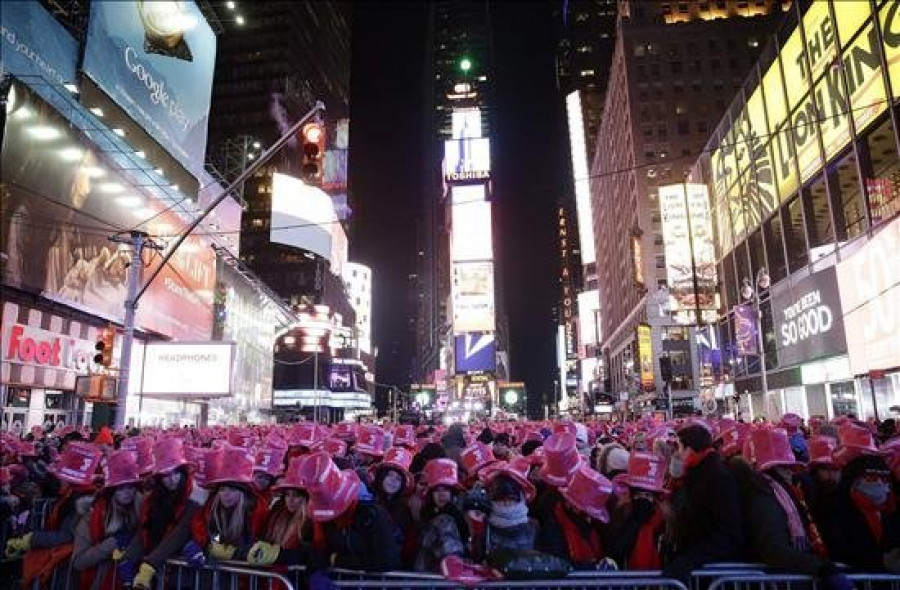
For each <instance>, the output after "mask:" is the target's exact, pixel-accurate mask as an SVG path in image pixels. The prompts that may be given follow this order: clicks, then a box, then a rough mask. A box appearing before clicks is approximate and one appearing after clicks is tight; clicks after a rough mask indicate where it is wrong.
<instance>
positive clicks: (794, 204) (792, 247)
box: [781, 196, 809, 272]
mask: <svg viewBox="0 0 900 590" xmlns="http://www.w3.org/2000/svg"><path fill="white" fill-rule="evenodd" d="M781 214H782V219H781V223H782V226H783V228H784V242H785V246H786V249H787V252H788V272H794V271H796V270H800V269H801V268H803V267H804V266H806V265H807V263H809V250H808V249H807V247H806V234H805V232H804V231H803V202H802V200H801V199H800V198H799V197H797V196H795V197H794V198H793V199H792V200H791V201H790V202H789V203H788V204H787V205H785V206H784V207H783V208H782V210H781Z"/></svg>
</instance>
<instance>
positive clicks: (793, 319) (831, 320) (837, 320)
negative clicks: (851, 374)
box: [772, 267, 847, 367]
mask: <svg viewBox="0 0 900 590" xmlns="http://www.w3.org/2000/svg"><path fill="white" fill-rule="evenodd" d="M772 314H773V322H774V324H775V343H776V348H777V351H778V365H779V366H780V367H789V366H791V365H795V364H799V363H805V362H808V361H812V360H816V359H820V358H825V357H829V356H835V355H838V354H843V353H844V352H846V351H847V341H846V339H845V337H844V317H843V310H842V308H841V296H840V294H839V292H838V282H837V274H836V272H835V269H834V267H831V268H828V269H826V270H823V271H820V272H817V273H815V274H812V275H809V276H807V277H804V278H802V279H800V280H799V281H797V282H796V283H794V285H793V287H791V288H786V289H779V290H777V291H776V290H775V289H773V290H772Z"/></svg>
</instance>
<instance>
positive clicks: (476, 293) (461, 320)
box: [452, 262, 495, 334]
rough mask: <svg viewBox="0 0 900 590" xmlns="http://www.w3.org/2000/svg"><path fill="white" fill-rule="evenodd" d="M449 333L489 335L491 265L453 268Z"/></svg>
mask: <svg viewBox="0 0 900 590" xmlns="http://www.w3.org/2000/svg"><path fill="white" fill-rule="evenodd" d="M452 298H453V332H454V333H456V334H459V333H464V332H493V331H494V328H495V322H494V263H493V262H456V263H454V264H453V286H452Z"/></svg>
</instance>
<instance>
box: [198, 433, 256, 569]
mask: <svg viewBox="0 0 900 590" xmlns="http://www.w3.org/2000/svg"><path fill="white" fill-rule="evenodd" d="M220 457H221V458H220V461H221V462H220V463H219V464H218V465H216V466H215V467H214V468H213V469H212V473H210V472H209V469H210V466H207V467H206V469H207V473H206V487H207V489H208V490H209V498H208V499H207V501H206V504H205V505H204V506H203V508H202V509H201V510H198V511H197V512H196V513H195V514H194V518H193V520H192V521H191V534H190V537H191V538H190V540H188V542H187V544H186V547H185V551H184V553H185V554H186V555H191V556H196V555H197V554H198V551H199V552H202V553H205V555H206V556H207V557H208V558H210V559H213V560H216V561H221V560H237V561H246V559H247V554H248V553H249V551H250V548H251V546H252V545H253V543H254V542H255V541H256V540H257V539H258V538H259V536H260V533H261V532H262V525H263V523H264V522H265V519H266V514H267V512H268V506H266V505H265V504H264V503H263V502H261V501H260V499H259V495H258V494H257V493H256V490H255V488H254V485H253V464H254V457H253V454H252V453H250V451H248V450H247V449H245V448H243V447H236V446H233V445H229V444H225V445H224V447H223V449H222V452H221V455H220Z"/></svg>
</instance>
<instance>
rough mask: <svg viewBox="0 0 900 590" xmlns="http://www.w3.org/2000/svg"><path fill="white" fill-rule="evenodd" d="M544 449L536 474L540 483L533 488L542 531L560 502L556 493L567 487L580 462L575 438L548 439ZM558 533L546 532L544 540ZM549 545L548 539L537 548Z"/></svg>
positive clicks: (564, 435) (559, 435)
mask: <svg viewBox="0 0 900 590" xmlns="http://www.w3.org/2000/svg"><path fill="white" fill-rule="evenodd" d="M543 449H544V463H543V465H541V466H540V468H539V469H538V470H537V473H536V479H537V480H538V482H539V483H538V484H535V488H536V489H537V493H536V495H535V501H534V511H533V514H534V516H535V517H536V518H537V521H538V523H539V524H540V525H541V527H542V528H543V526H544V525H545V524H546V523H547V522H549V521H550V520H552V518H553V512H554V509H555V507H556V505H557V504H561V503H562V502H563V497H562V495H561V494H560V493H559V489H560V488H562V487H565V486H567V485H569V480H570V479H571V478H572V475H574V473H575V471H576V470H577V469H578V467H579V466H580V465H581V463H582V462H583V460H582V458H581V455H579V454H578V448H577V446H576V442H575V435H574V434H572V433H569V432H560V433H557V434H552V435H550V436H549V437H548V438H547V440H546V441H544V445H543ZM557 528H558V527H557ZM559 532H560V531H558V530H554V531H553V532H552V533H551V532H550V531H547V532H546V535H545V536H548V535H551V534H556V533H559ZM542 534H543V533H542ZM549 542H550V541H549V540H547V539H544V540H543V541H542V540H540V539H539V542H538V544H539V545H541V544H547V543H549Z"/></svg>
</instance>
